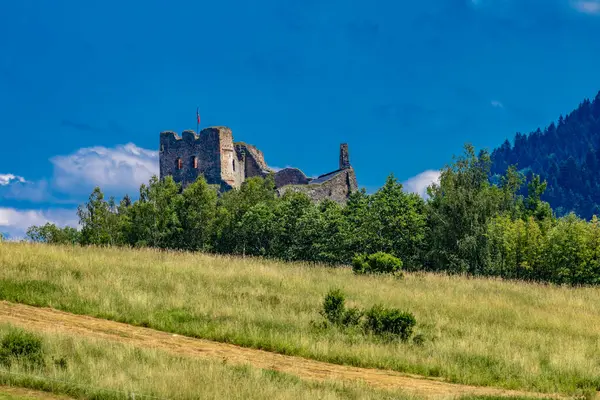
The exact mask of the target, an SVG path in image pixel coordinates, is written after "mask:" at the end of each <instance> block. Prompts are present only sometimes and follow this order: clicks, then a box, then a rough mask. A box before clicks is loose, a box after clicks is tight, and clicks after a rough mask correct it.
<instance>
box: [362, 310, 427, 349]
mask: <svg viewBox="0 0 600 400" xmlns="http://www.w3.org/2000/svg"><path fill="white" fill-rule="evenodd" d="M365 317H366V320H365V325H364V327H365V329H366V330H367V331H369V332H371V333H373V334H374V335H377V336H381V337H384V338H389V339H395V338H398V339H400V340H402V341H406V340H408V339H409V338H410V337H411V335H412V333H413V328H414V327H415V325H416V323H417V321H416V319H415V317H414V315H412V314H411V313H409V312H404V311H401V310H399V309H397V308H385V307H384V306H382V305H379V304H378V305H375V306H373V307H371V309H370V310H368V311H367V312H366V313H365Z"/></svg>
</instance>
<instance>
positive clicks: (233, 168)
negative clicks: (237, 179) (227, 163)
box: [233, 160, 235, 172]
mask: <svg viewBox="0 0 600 400" xmlns="http://www.w3.org/2000/svg"><path fill="white" fill-rule="evenodd" d="M233 171H234V172H235V160H233Z"/></svg>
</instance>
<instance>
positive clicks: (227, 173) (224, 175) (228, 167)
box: [203, 127, 242, 188]
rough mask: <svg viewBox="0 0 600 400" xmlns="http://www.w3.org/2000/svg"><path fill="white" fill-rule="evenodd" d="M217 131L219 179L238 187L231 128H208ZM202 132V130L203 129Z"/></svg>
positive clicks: (236, 160) (237, 165)
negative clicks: (219, 165)
mask: <svg viewBox="0 0 600 400" xmlns="http://www.w3.org/2000/svg"><path fill="white" fill-rule="evenodd" d="M209 129H211V130H214V131H217V132H216V135H218V137H219V158H220V164H221V180H222V181H223V182H224V183H225V184H226V185H228V186H230V187H232V188H239V187H240V186H241V184H242V182H241V179H240V176H239V174H238V173H236V171H237V170H238V169H239V167H240V165H239V159H238V157H237V154H236V152H235V149H234V147H233V135H232V133H231V129H229V128H225V127H218V128H209ZM203 132H204V131H203Z"/></svg>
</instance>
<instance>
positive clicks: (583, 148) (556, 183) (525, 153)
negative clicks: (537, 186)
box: [492, 93, 600, 219]
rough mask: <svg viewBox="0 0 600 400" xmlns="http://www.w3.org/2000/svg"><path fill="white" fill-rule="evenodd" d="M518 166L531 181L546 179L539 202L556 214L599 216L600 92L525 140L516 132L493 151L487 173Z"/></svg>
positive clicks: (523, 136) (530, 134)
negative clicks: (534, 177) (536, 176)
mask: <svg viewBox="0 0 600 400" xmlns="http://www.w3.org/2000/svg"><path fill="white" fill-rule="evenodd" d="M510 165H517V168H518V169H519V170H521V171H522V172H523V173H524V174H525V175H526V176H527V180H528V181H530V180H531V178H532V176H533V174H537V175H540V176H541V178H542V180H546V181H547V183H548V187H547V190H546V192H545V193H544V195H543V196H542V199H543V200H545V201H547V202H549V203H550V205H551V206H552V208H553V209H554V211H555V212H556V213H557V214H558V215H564V214H567V213H569V212H571V211H574V212H575V213H577V214H578V215H579V216H580V217H583V218H587V219H590V218H591V217H592V216H593V215H598V214H600V93H598V95H596V98H595V99H594V100H593V101H590V100H589V99H586V100H584V101H583V102H582V103H581V104H580V105H579V107H578V108H577V109H576V110H574V111H573V112H571V113H570V114H568V115H567V116H566V117H563V116H561V117H560V118H559V120H558V122H557V123H554V122H553V123H552V124H550V125H549V126H548V127H547V128H545V129H544V130H543V131H542V130H541V129H538V130H537V131H535V132H531V133H529V134H528V135H526V134H522V133H517V134H516V136H515V139H514V143H512V144H511V143H510V142H509V141H508V140H507V141H505V142H504V143H503V144H502V146H500V147H499V148H497V149H495V150H494V151H493V152H492V174H493V175H496V174H503V173H504V172H505V171H506V170H507V168H508V167H509V166H510Z"/></svg>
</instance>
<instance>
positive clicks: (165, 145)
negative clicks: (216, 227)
mask: <svg viewBox="0 0 600 400" xmlns="http://www.w3.org/2000/svg"><path fill="white" fill-rule="evenodd" d="M234 154H235V152H234V150H233V141H232V136H231V130H229V129H228V128H222V127H216V128H207V129H204V130H202V132H200V134H199V135H196V133H195V132H194V131H184V132H183V133H182V135H181V137H179V136H178V135H177V134H176V133H175V132H171V131H167V132H162V133H161V134H160V177H161V179H162V178H164V177H166V176H169V175H170V176H172V177H173V179H174V180H175V182H178V183H181V184H183V186H184V187H185V186H187V185H189V184H190V183H193V182H195V181H196V179H197V178H198V177H199V176H200V175H204V178H205V179H206V181H207V182H208V183H209V184H214V185H223V184H224V183H225V184H226V185H230V186H231V187H239V185H240V184H241V182H240V181H239V179H237V177H236V175H235V174H234V172H233V163H234V160H237V157H235V156H234ZM194 159H195V160H196V161H195V162H194ZM179 160H181V167H182V168H181V169H179V168H178V163H179ZM236 162H238V163H239V161H236Z"/></svg>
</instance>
